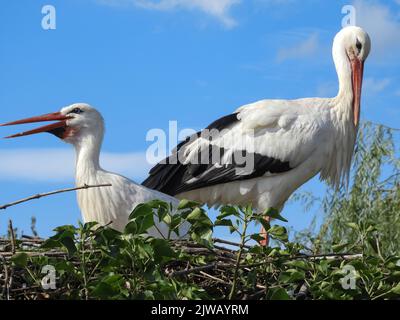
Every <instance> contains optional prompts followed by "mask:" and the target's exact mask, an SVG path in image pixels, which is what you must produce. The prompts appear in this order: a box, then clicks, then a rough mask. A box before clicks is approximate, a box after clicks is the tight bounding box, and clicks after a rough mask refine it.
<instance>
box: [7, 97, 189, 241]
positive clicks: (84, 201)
mask: <svg viewBox="0 0 400 320" xmlns="http://www.w3.org/2000/svg"><path fill="white" fill-rule="evenodd" d="M41 121H57V122H55V123H52V124H49V125H46V126H42V127H40V128H37V129H34V130H30V131H26V132H22V133H18V134H15V135H12V136H9V137H7V138H15V137H21V136H26V135H31V134H36V133H40V132H49V133H52V134H54V135H55V136H57V137H58V138H60V139H62V140H63V141H65V142H67V143H70V144H72V145H73V146H74V147H75V151H76V185H77V186H81V185H84V184H87V185H98V184H111V185H112V186H111V187H105V188H93V189H84V190H79V191H77V198H78V204H79V207H80V210H81V212H82V216H83V220H84V221H85V222H90V221H96V222H98V223H99V224H100V225H107V224H109V225H110V226H111V227H112V228H114V229H116V230H119V231H122V230H123V229H124V227H125V225H126V224H127V223H128V217H129V214H130V213H131V212H132V210H133V209H134V208H135V207H136V206H137V205H138V204H139V203H144V202H148V201H150V200H153V199H160V200H163V201H166V202H168V203H172V204H173V206H174V207H175V208H176V207H177V205H178V203H179V200H177V199H176V198H173V197H171V196H169V195H166V194H163V193H161V192H158V191H155V190H151V189H148V188H146V187H144V186H142V185H139V184H136V183H135V182H133V181H131V180H129V179H127V178H125V177H123V176H121V175H119V174H116V173H112V172H108V171H105V170H103V169H102V168H101V166H100V162H99V157H100V148H101V144H102V141H103V134H104V121H103V117H102V116H101V114H100V113H99V112H98V111H97V110H96V109H95V108H93V107H91V106H89V105H87V104H83V103H76V104H72V105H70V106H67V107H65V108H62V109H61V110H60V111H59V112H55V113H50V114H45V115H42V116H37V117H32V118H27V119H23V120H17V121H13V122H8V123H5V124H2V125H0V126H8V125H16V124H24V123H34V122H41ZM54 160H55V161H56V160H57V159H54ZM155 223H156V224H157V226H158V229H159V230H160V231H161V233H162V236H164V237H165V236H166V235H167V232H168V230H167V227H166V225H164V224H158V223H157V221H155ZM187 228H188V224H183V225H182V228H181V230H180V234H181V235H184V234H185V233H186V231H187ZM149 234H150V235H153V236H155V237H161V235H160V234H159V232H158V230H156V229H155V228H152V229H150V230H149ZM173 236H174V235H173Z"/></svg>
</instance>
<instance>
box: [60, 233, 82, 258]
mask: <svg viewBox="0 0 400 320" xmlns="http://www.w3.org/2000/svg"><path fill="white" fill-rule="evenodd" d="M60 242H61V243H62V245H63V246H64V247H65V248H66V249H67V251H68V256H70V257H72V256H73V255H74V253H75V252H76V251H77V250H78V249H77V248H76V246H75V242H74V239H73V238H71V237H65V238H62V239H61V240H60Z"/></svg>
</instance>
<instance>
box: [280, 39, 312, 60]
mask: <svg viewBox="0 0 400 320" xmlns="http://www.w3.org/2000/svg"><path fill="white" fill-rule="evenodd" d="M318 47H319V44H318V34H317V33H314V34H312V35H310V36H309V37H308V38H307V39H305V40H304V41H301V42H299V43H297V44H295V45H293V46H291V47H287V48H281V49H279V51H278V54H277V60H278V62H282V61H284V60H288V59H293V58H296V59H297V58H304V57H309V56H312V55H313V54H314V53H315V52H317V49H318Z"/></svg>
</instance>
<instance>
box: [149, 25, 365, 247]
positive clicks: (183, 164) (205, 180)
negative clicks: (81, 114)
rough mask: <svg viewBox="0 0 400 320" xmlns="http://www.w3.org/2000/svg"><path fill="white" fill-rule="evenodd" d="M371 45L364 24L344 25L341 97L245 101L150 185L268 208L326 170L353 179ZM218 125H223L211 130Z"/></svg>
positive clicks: (336, 48)
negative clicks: (246, 102)
mask: <svg viewBox="0 0 400 320" xmlns="http://www.w3.org/2000/svg"><path fill="white" fill-rule="evenodd" d="M370 46H371V43H370V39H369V36H368V34H367V33H366V32H364V30H362V29H361V28H358V27H353V26H352V27H346V28H343V29H342V30H341V31H340V32H339V33H338V34H337V35H336V37H335V39H334V41H333V48H332V55H333V60H334V63H335V67H336V71H337V75H338V79H339V91H338V94H337V96H336V97H334V98H304V99H296V100H262V101H258V102H255V103H251V104H248V105H244V106H242V107H240V108H239V109H237V110H236V111H235V113H233V114H230V115H228V116H225V117H222V118H220V119H218V120H217V121H215V122H213V123H212V124H211V125H210V126H208V127H207V128H206V130H204V131H202V132H199V133H198V134H196V135H194V136H192V137H189V138H188V139H187V140H186V141H184V142H182V143H181V144H179V145H178V146H177V148H176V149H175V151H174V152H173V154H172V155H171V156H170V157H169V158H167V159H166V160H165V161H162V162H161V163H159V164H157V165H156V166H155V167H154V168H153V169H152V170H151V171H150V175H149V177H148V178H147V179H146V180H145V181H144V182H143V185H145V186H147V187H149V188H152V189H156V190H159V191H161V192H164V193H167V194H170V195H173V196H176V197H178V198H187V199H190V200H195V201H199V202H201V203H205V204H208V205H209V206H218V205H221V204H234V205H247V204H252V205H253V207H254V208H255V209H256V210H258V212H260V213H261V212H263V211H264V210H265V209H268V208H276V209H282V207H283V205H284V203H285V201H286V200H287V199H288V198H289V196H290V195H291V194H292V193H293V192H294V191H295V190H296V189H297V188H299V187H300V186H301V185H302V184H304V183H305V182H306V181H308V180H309V179H311V178H312V177H314V176H315V175H316V174H318V173H320V177H321V179H322V180H325V181H327V182H328V183H329V184H331V185H335V186H338V185H340V184H341V183H343V182H346V181H348V175H349V170H350V164H351V159H352V154H353V149H354V145H355V141H356V136H357V129H358V122H359V117H360V97H361V85H362V78H363V67H364V62H365V60H366V58H367V56H368V54H369V51H370ZM210 130H211V131H212V130H214V131H215V130H217V131H219V133H217V134H215V133H214V134H211V133H210V132H206V131H210ZM216 153H217V156H216V157H214V155H215V154H216ZM238 154H239V157H237V155H238ZM241 156H242V159H243V157H245V159H251V161H252V164H253V166H250V170H248V169H246V170H245V169H244V162H243V161H237V158H239V159H240V157H241ZM176 160H178V161H176ZM246 167H248V163H246ZM262 233H263V234H265V230H262ZM265 238H266V240H265V242H267V239H268V237H266V236H265Z"/></svg>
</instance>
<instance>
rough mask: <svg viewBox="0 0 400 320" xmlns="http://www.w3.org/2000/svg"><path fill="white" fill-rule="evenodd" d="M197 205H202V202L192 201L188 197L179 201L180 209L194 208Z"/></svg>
mask: <svg viewBox="0 0 400 320" xmlns="http://www.w3.org/2000/svg"><path fill="white" fill-rule="evenodd" d="M195 207H201V204H200V203H198V202H195V201H190V200H187V199H183V200H181V201H180V202H179V205H178V210H182V209H193V208H195Z"/></svg>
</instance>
